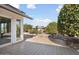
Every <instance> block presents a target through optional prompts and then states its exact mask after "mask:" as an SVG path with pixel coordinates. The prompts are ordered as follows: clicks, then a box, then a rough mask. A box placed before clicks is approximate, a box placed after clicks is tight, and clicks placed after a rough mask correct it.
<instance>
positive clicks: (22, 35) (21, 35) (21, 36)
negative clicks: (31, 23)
mask: <svg viewBox="0 0 79 59" xmlns="http://www.w3.org/2000/svg"><path fill="white" fill-rule="evenodd" d="M23 32H24V31H23V20H22V19H21V21H20V38H21V40H23V39H24V34H23Z"/></svg>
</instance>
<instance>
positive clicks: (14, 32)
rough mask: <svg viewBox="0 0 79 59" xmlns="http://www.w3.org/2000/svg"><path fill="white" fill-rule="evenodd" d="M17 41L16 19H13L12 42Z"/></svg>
mask: <svg viewBox="0 0 79 59" xmlns="http://www.w3.org/2000/svg"><path fill="white" fill-rule="evenodd" d="M15 42H16V19H11V43H15Z"/></svg>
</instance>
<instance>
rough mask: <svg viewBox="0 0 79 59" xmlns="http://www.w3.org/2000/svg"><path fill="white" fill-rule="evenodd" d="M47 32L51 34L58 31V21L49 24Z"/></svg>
mask: <svg viewBox="0 0 79 59" xmlns="http://www.w3.org/2000/svg"><path fill="white" fill-rule="evenodd" d="M45 32H46V33H49V34H53V33H57V23H56V22H51V23H49V24H48V26H47V27H46V28H45Z"/></svg>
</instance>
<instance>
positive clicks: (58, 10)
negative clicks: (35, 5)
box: [56, 5, 63, 13]
mask: <svg viewBox="0 0 79 59" xmlns="http://www.w3.org/2000/svg"><path fill="white" fill-rule="evenodd" d="M62 7H63V5H59V6H58V8H57V9H56V11H57V13H59V12H60V10H61V8H62Z"/></svg>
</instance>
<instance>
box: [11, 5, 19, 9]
mask: <svg viewBox="0 0 79 59" xmlns="http://www.w3.org/2000/svg"><path fill="white" fill-rule="evenodd" d="M10 5H11V6H13V7H15V8H18V9H19V8H20V4H10Z"/></svg>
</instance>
